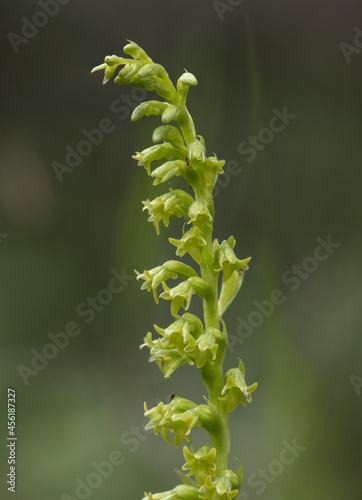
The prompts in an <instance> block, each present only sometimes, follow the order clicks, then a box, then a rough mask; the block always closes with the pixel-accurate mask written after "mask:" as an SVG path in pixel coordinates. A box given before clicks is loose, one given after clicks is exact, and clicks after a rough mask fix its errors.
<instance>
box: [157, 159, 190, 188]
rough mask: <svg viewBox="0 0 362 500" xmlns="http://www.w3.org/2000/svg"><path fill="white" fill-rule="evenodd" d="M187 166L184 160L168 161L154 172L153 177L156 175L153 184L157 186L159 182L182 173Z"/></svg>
mask: <svg viewBox="0 0 362 500" xmlns="http://www.w3.org/2000/svg"><path fill="white" fill-rule="evenodd" d="M186 166H187V163H186V162H185V161H184V160H173V161H167V162H166V163H164V164H163V165H161V166H160V167H158V168H156V169H155V170H154V171H153V172H152V174H151V177H155V181H154V183H153V185H154V186H157V184H161V183H162V182H166V181H168V180H169V179H171V178H172V177H174V176H176V177H177V176H179V175H182V172H183V170H184V168H185V167H186Z"/></svg>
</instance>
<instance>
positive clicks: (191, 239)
mask: <svg viewBox="0 0 362 500" xmlns="http://www.w3.org/2000/svg"><path fill="white" fill-rule="evenodd" d="M168 241H169V242H170V243H171V244H172V245H174V246H175V247H177V250H176V255H178V256H180V257H183V256H184V255H185V254H186V253H189V254H190V255H191V257H192V258H193V259H194V260H195V261H196V262H197V263H198V264H200V262H201V252H200V248H202V247H204V246H206V241H205V240H204V238H203V237H202V236H201V234H200V228H198V227H197V226H194V227H192V228H191V229H189V230H188V231H186V233H184V234H183V236H182V238H181V239H180V240H176V239H175V238H169V239H168Z"/></svg>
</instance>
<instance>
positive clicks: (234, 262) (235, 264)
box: [190, 208, 251, 281]
mask: <svg viewBox="0 0 362 500" xmlns="http://www.w3.org/2000/svg"><path fill="white" fill-rule="evenodd" d="M190 209H191V208H190ZM234 247H235V239H234V237H233V236H230V238H228V240H227V241H223V242H222V243H221V244H219V242H218V240H215V241H214V244H213V250H214V257H215V271H223V281H226V280H228V279H229V278H230V276H231V275H232V273H233V272H234V271H237V272H238V273H240V272H241V271H242V270H247V269H249V267H248V262H249V261H250V259H251V257H248V258H246V259H242V260H241V259H238V258H237V257H236V255H235V253H234V250H233V249H234Z"/></svg>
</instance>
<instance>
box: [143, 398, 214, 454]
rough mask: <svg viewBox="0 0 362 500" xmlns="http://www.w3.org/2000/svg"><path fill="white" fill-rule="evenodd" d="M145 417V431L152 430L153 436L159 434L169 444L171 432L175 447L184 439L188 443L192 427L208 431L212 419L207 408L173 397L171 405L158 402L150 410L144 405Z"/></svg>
mask: <svg viewBox="0 0 362 500" xmlns="http://www.w3.org/2000/svg"><path fill="white" fill-rule="evenodd" d="M145 417H148V418H149V419H150V421H149V422H148V424H147V425H146V427H145V429H146V430H148V429H153V432H154V434H158V433H160V434H161V436H162V437H163V438H164V439H165V441H167V442H168V443H170V444H172V441H171V439H170V436H169V431H173V433H174V434H175V445H176V446H180V444H181V443H182V441H183V440H184V439H185V440H186V441H189V435H190V433H191V431H192V429H194V427H197V426H199V427H200V426H201V427H204V428H205V429H210V428H211V427H212V425H213V419H214V416H213V414H212V412H211V410H210V408H209V406H207V405H199V406H198V405H197V404H196V403H193V402H192V401H190V400H188V399H184V398H180V397H178V396H173V398H172V401H171V403H169V404H167V405H165V404H164V403H162V402H160V403H159V404H158V405H157V406H155V407H154V408H151V409H150V410H149V409H148V408H147V404H146V403H145Z"/></svg>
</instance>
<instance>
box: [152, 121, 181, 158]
mask: <svg viewBox="0 0 362 500" xmlns="http://www.w3.org/2000/svg"><path fill="white" fill-rule="evenodd" d="M152 140H153V142H162V141H169V142H171V143H173V144H174V145H177V146H181V148H183V152H184V154H185V156H186V154H187V151H186V148H185V142H184V139H183V137H182V135H181V132H180V131H179V129H178V128H177V127H173V126H172V125H161V126H160V127H157V128H156V129H155V130H154V132H153V136H152Z"/></svg>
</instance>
